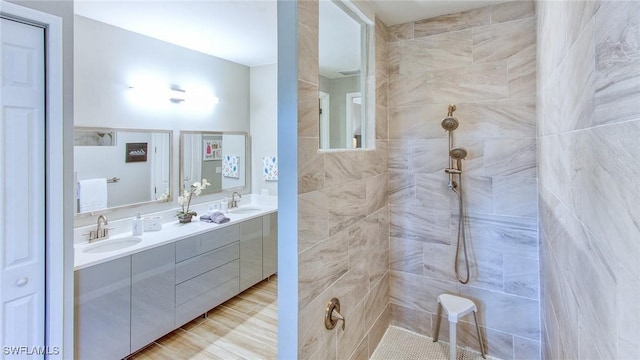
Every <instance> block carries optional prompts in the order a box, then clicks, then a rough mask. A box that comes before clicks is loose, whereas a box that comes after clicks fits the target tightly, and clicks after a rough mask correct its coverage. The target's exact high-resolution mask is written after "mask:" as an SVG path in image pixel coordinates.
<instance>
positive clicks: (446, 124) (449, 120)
mask: <svg viewBox="0 0 640 360" xmlns="http://www.w3.org/2000/svg"><path fill="white" fill-rule="evenodd" d="M441 125H442V128H443V129H445V130H447V131H453V130H455V129H457V128H458V125H460V123H459V122H458V119H456V118H454V117H453V116H447V117H446V118H444V119H442V123H441Z"/></svg>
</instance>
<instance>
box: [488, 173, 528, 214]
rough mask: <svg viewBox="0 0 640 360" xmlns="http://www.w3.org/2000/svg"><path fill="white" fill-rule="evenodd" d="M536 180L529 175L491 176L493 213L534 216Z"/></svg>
mask: <svg viewBox="0 0 640 360" xmlns="http://www.w3.org/2000/svg"><path fill="white" fill-rule="evenodd" d="M537 188H538V181H537V180H536V179H535V178H531V177H519V176H504V177H502V176H497V177H494V178H493V213H494V214H497V215H507V216H521V217H531V218H536V217H537V216H538V211H537V210H538V195H537Z"/></svg>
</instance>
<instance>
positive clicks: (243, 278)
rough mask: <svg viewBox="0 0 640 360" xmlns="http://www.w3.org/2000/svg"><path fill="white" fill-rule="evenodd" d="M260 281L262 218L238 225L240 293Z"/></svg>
mask: <svg viewBox="0 0 640 360" xmlns="http://www.w3.org/2000/svg"><path fill="white" fill-rule="evenodd" d="M262 279H263V277H262V217H259V218H255V219H251V220H247V221H243V222H241V223H240V291H244V290H246V289H248V288H250V287H251V286H252V285H254V284H255V283H257V282H259V281H260V280H262Z"/></svg>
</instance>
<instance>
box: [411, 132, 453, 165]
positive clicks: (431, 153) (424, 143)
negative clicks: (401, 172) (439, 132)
mask: <svg viewBox="0 0 640 360" xmlns="http://www.w3.org/2000/svg"><path fill="white" fill-rule="evenodd" d="M408 158H409V159H408V160H409V169H410V170H412V171H413V172H416V173H423V174H434V173H442V172H443V171H444V168H445V167H447V166H448V162H449V161H448V159H449V149H448V144H447V140H446V139H428V140H420V139H416V140H409V154H408Z"/></svg>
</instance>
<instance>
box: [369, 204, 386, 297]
mask: <svg viewBox="0 0 640 360" xmlns="http://www.w3.org/2000/svg"><path fill="white" fill-rule="evenodd" d="M370 216H376V217H377V219H378V233H377V234H375V235H374V236H373V240H372V241H371V250H370V252H369V258H368V262H369V286H373V285H374V284H376V283H378V281H380V279H382V278H383V277H384V276H385V275H386V274H387V273H388V272H389V269H390V266H389V261H390V260H389V258H390V254H389V248H390V244H389V210H388V208H387V207H384V208H382V209H380V210H378V212H376V213H375V214H373V215H370Z"/></svg>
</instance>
